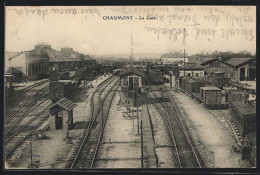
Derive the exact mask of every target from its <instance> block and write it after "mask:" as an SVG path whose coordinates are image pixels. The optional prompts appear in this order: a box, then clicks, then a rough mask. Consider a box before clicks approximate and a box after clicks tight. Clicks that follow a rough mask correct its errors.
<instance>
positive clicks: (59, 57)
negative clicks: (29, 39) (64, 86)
mask: <svg viewBox="0 0 260 175" xmlns="http://www.w3.org/2000/svg"><path fill="white" fill-rule="evenodd" d="M40 50H45V51H46V53H47V55H48V57H49V58H50V60H49V61H50V62H70V61H73V60H71V59H70V58H69V57H67V56H65V55H63V54H61V53H60V52H58V51H56V50H53V49H40Z"/></svg>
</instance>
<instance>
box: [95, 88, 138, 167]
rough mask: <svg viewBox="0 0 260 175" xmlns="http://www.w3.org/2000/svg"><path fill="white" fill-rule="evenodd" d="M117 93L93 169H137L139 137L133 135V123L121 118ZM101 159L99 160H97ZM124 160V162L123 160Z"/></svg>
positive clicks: (128, 119) (130, 120) (121, 108)
mask: <svg viewBox="0 0 260 175" xmlns="http://www.w3.org/2000/svg"><path fill="white" fill-rule="evenodd" d="M119 99H120V96H119V93H118V92H116V94H115V98H114V100H113V103H112V105H111V109H110V113H109V116H108V119H107V123H106V127H105V130H104V135H103V138H102V141H101V143H102V144H101V145H100V148H99V151H98V155H97V161H96V164H95V168H139V167H140V143H139V142H140V136H138V135H137V134H136V132H137V123H136V121H135V131H134V133H133V121H132V119H130V118H127V117H123V115H122V111H123V108H125V107H123V106H122V107H121V106H119ZM98 159H101V160H98ZM123 159H124V160H123Z"/></svg>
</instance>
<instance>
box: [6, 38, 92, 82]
mask: <svg viewBox="0 0 260 175" xmlns="http://www.w3.org/2000/svg"><path fill="white" fill-rule="evenodd" d="M94 64H96V60H95V59H93V58H91V57H90V56H89V55H84V54H81V53H78V52H76V51H74V50H73V49H72V48H69V47H64V48H61V51H57V50H54V49H52V48H51V45H48V44H45V43H41V44H37V45H36V46H35V48H34V49H33V50H31V51H22V52H19V53H16V54H14V55H12V56H10V55H9V54H6V55H5V72H6V73H11V74H13V75H14V77H15V79H16V80H21V79H38V78H45V77H48V76H49V73H50V72H51V71H52V70H58V71H71V70H75V69H77V68H81V67H84V65H87V66H91V65H94Z"/></svg>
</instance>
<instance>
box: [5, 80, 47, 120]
mask: <svg viewBox="0 0 260 175" xmlns="http://www.w3.org/2000/svg"><path fill="white" fill-rule="evenodd" d="M48 87H49V84H47V85H46V86H44V87H43V88H41V89H39V90H38V91H37V92H35V93H34V94H33V95H32V96H30V97H29V98H27V100H26V101H25V102H24V103H23V104H22V106H20V108H19V109H17V110H16V111H15V112H13V113H12V114H11V115H10V116H9V117H8V118H7V119H6V121H5V123H6V122H9V121H10V120H12V119H13V118H14V117H16V115H17V114H18V113H19V112H20V111H23V110H25V109H27V108H26V106H27V105H32V104H33V103H34V102H35V100H38V99H37V98H36V97H37V96H38V95H39V93H40V92H41V91H47V90H48ZM45 89H46V90H45ZM24 107H25V109H24Z"/></svg>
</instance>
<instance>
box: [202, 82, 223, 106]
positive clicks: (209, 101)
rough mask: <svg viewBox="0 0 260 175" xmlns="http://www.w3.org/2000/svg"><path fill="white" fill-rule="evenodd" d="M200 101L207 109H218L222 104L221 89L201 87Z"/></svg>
mask: <svg viewBox="0 0 260 175" xmlns="http://www.w3.org/2000/svg"><path fill="white" fill-rule="evenodd" d="M200 99H201V101H202V102H203V104H204V106H205V107H206V108H210V109H218V108H219V107H220V105H221V104H222V95H221V89H219V88H217V87H215V86H205V87H201V88H200Z"/></svg>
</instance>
